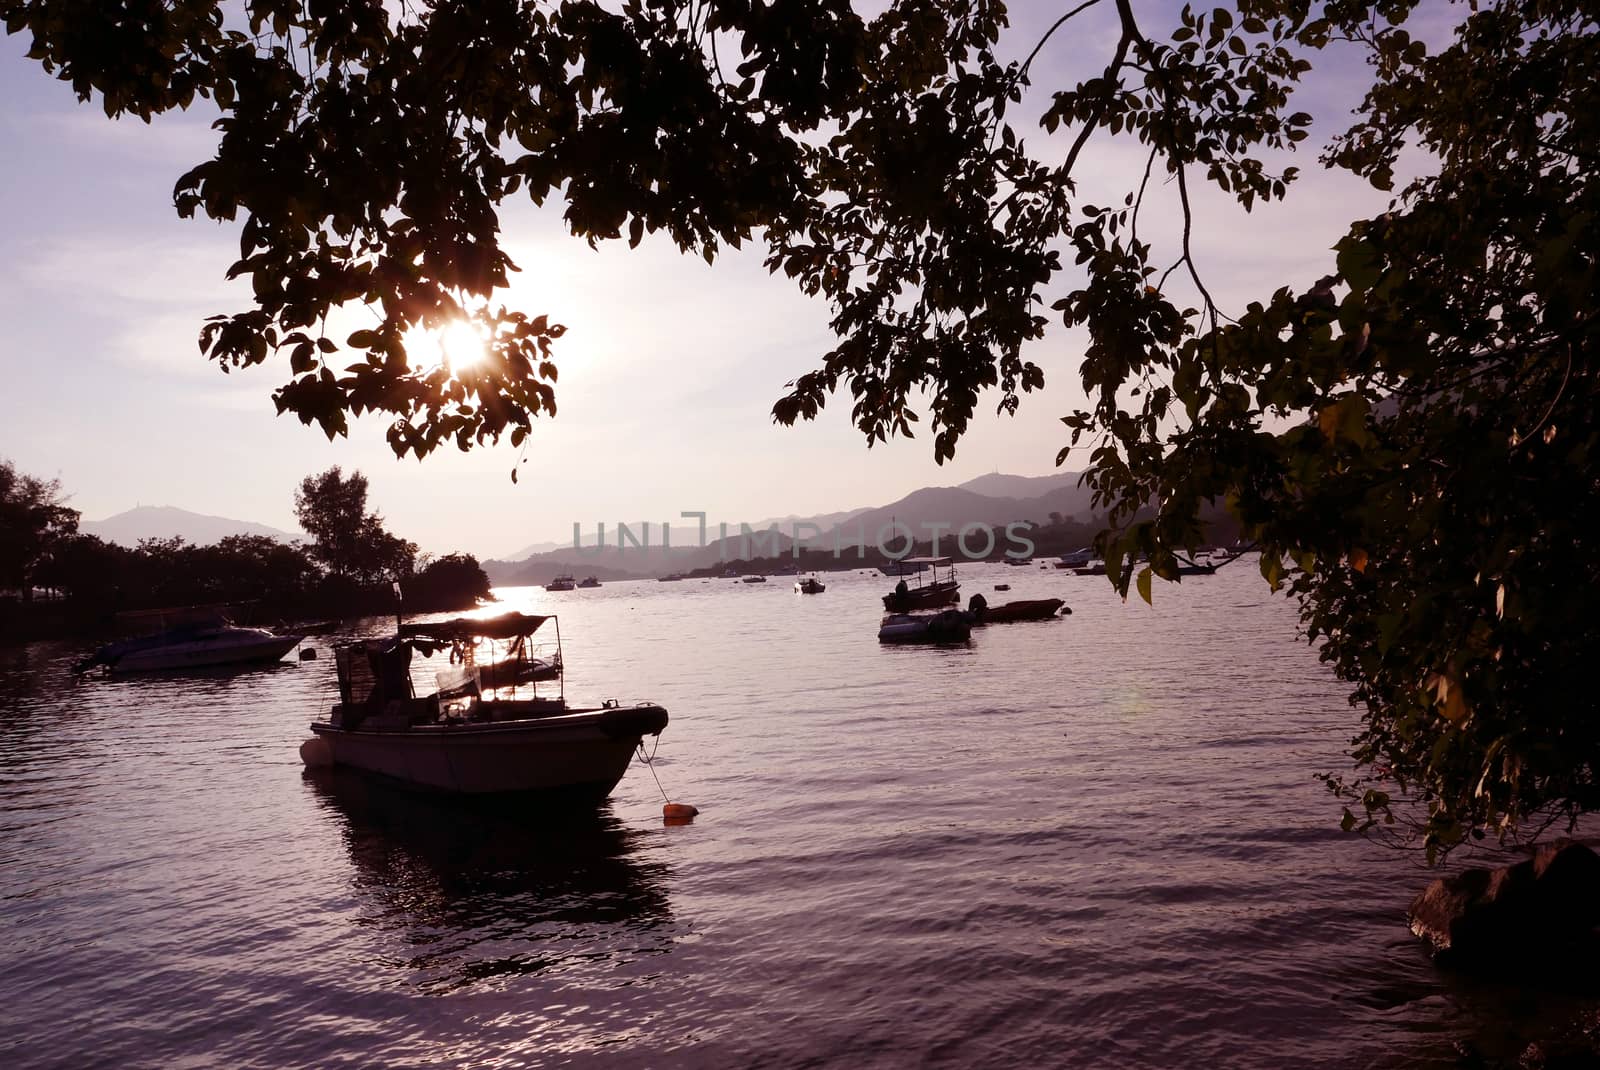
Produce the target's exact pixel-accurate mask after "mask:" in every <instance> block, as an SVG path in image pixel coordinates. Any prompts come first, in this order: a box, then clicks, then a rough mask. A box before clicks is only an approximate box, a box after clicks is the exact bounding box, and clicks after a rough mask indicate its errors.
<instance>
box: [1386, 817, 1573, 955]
mask: <svg viewBox="0 0 1600 1070" xmlns="http://www.w3.org/2000/svg"><path fill="white" fill-rule="evenodd" d="M1408 916H1409V918H1410V921H1411V931H1412V932H1414V933H1416V934H1417V935H1418V936H1419V937H1421V938H1422V939H1423V940H1424V941H1426V942H1427V943H1428V945H1429V948H1430V949H1431V950H1432V952H1433V953H1434V954H1435V955H1437V956H1441V957H1445V958H1448V960H1449V961H1450V962H1451V963H1454V964H1471V963H1476V962H1483V961H1496V960H1499V961H1503V960H1506V959H1530V958H1532V959H1549V958H1558V957H1562V956H1563V955H1565V954H1568V953H1570V952H1571V951H1572V950H1574V949H1575V945H1576V944H1579V943H1582V944H1586V943H1587V942H1588V939H1589V937H1590V936H1591V935H1592V934H1593V930H1594V928H1595V926H1596V925H1600V855H1597V854H1595V852H1594V851H1592V850H1590V849H1589V848H1588V847H1586V846H1584V845H1583V844H1581V843H1575V842H1573V841H1571V840H1563V841H1558V842H1555V843H1550V844H1546V845H1544V846H1542V847H1540V848H1539V849H1538V850H1537V851H1535V852H1534V855H1533V857H1532V858H1529V859H1528V860H1526V861H1524V862H1518V863H1517V864H1516V865H1513V866H1502V867H1500V868H1499V869H1468V870H1463V871H1462V872H1461V873H1458V874H1455V875H1454V876H1450V877H1442V878H1440V879H1439V880H1436V881H1434V882H1433V883H1432V884H1430V885H1429V886H1428V887H1427V888H1426V889H1424V891H1423V892H1422V894H1421V895H1419V896H1417V898H1416V899H1414V900H1412V903H1411V909H1410V910H1409V911H1408Z"/></svg>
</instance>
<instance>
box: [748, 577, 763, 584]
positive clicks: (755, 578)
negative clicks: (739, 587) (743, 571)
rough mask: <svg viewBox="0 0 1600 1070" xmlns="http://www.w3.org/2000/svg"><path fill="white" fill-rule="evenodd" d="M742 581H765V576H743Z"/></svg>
mask: <svg viewBox="0 0 1600 1070" xmlns="http://www.w3.org/2000/svg"><path fill="white" fill-rule="evenodd" d="M744 582H746V583H766V582H767V578H766V577H765V576H746V577H745V578H744Z"/></svg>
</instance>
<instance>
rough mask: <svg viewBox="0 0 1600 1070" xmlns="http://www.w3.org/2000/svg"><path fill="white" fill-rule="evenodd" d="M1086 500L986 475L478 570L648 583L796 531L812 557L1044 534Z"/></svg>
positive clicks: (612, 535) (586, 545) (1081, 510)
mask: <svg viewBox="0 0 1600 1070" xmlns="http://www.w3.org/2000/svg"><path fill="white" fill-rule="evenodd" d="M1091 497H1092V493H1091V492H1090V491H1089V490H1088V489H1087V488H1081V487H1079V486H1078V473H1076V472H1063V473H1061V474H1059V475H1053V476H1012V475H1005V474H1002V473H998V472H996V473H992V474H990V475H984V476H979V477H978V478H976V479H972V480H968V481H967V482H966V483H963V484H961V485H960V486H957V487H924V488H922V489H921V490H917V491H913V492H912V493H910V494H908V495H906V496H905V497H904V498H901V499H899V500H898V501H894V502H891V503H889V504H888V505H880V506H873V507H869V508H865V509H855V510H850V511H846V512H838V513H825V514H821V515H816V516H788V517H781V518H769V519H766V520H761V521H758V522H755V523H751V524H750V525H749V528H750V532H751V533H750V534H746V533H744V532H743V531H742V530H741V528H740V526H739V524H737V523H734V522H730V523H729V525H728V535H727V538H726V539H723V538H722V537H721V534H722V529H721V527H720V523H719V522H718V521H717V520H716V519H708V521H707V533H706V539H707V543H708V545H705V546H701V545H700V544H699V534H700V532H699V528H698V526H681V527H680V526H677V525H674V526H673V528H672V534H671V546H670V547H664V546H662V545H661V543H662V539H661V525H659V524H652V525H651V526H650V545H649V546H648V547H646V548H638V547H634V546H632V545H631V544H630V545H629V546H628V547H627V548H626V549H624V550H619V549H618V548H617V542H618V533H617V531H616V527H615V525H614V524H608V525H607V526H606V533H605V546H604V548H601V547H599V546H597V545H595V544H596V541H597V539H596V536H597V525H586V526H585V527H584V528H583V529H582V532H581V534H582V544H581V548H575V547H574V546H573V545H572V544H571V543H570V542H569V543H567V544H566V545H564V546H552V545H551V544H550V543H544V544H536V545H537V546H538V547H539V548H538V549H536V548H535V547H527V548H526V549H527V550H528V551H531V552H528V553H523V554H521V555H520V556H519V557H517V558H514V559H512V560H491V561H485V562H484V563H483V567H484V571H486V572H487V573H488V574H489V578H490V580H491V581H493V582H494V583H496V584H502V585H517V584H538V583H545V582H547V581H548V580H550V579H551V578H553V577H555V576H558V575H561V574H564V573H572V574H574V575H578V576H585V575H591V574H592V575H595V576H598V577H600V578H601V579H606V578H608V574H609V577H610V578H622V577H624V576H627V575H633V576H658V575H662V574H664V573H667V572H686V571H690V570H692V569H697V568H705V567H708V566H711V565H715V564H717V563H718V562H719V561H725V560H728V561H731V560H738V559H742V558H751V557H762V556H765V557H770V556H773V555H774V554H781V553H787V552H788V551H789V550H790V549H791V548H792V547H793V545H794V542H793V538H792V536H793V535H794V533H795V532H796V531H797V530H798V532H799V534H800V536H801V544H802V545H803V546H808V547H813V548H820V549H832V548H834V547H836V546H837V547H851V546H858V545H860V544H862V543H863V542H864V543H866V544H867V545H868V546H872V545H875V544H877V542H878V541H879V539H880V537H881V538H883V539H884V540H885V542H886V544H887V545H889V546H890V547H892V548H895V549H898V548H899V547H900V546H901V545H902V543H903V539H904V534H903V530H904V528H909V529H910V530H911V532H912V533H913V534H914V535H915V536H916V538H917V539H918V540H919V541H922V540H926V539H927V538H929V536H930V535H931V534H932V533H933V530H934V529H933V527H932V525H943V529H942V530H943V534H942V536H941V538H942V539H945V540H950V539H953V538H954V537H955V533H956V532H958V531H959V530H960V529H961V528H962V526H964V525H966V524H973V523H977V524H985V525H989V526H990V527H996V528H1003V527H1004V526H1005V525H1007V524H1011V523H1018V522H1033V523H1037V524H1045V523H1048V522H1049V521H1050V519H1051V514H1052V513H1054V514H1058V515H1060V516H1062V517H1069V518H1071V517H1075V518H1077V519H1079V520H1083V521H1086V520H1088V518H1089V515H1090V499H1091ZM774 524H776V525H777V528H778V530H777V533H776V534H774V533H773V532H772V530H771V529H772V527H773V525H774ZM896 524H898V525H901V529H900V530H901V531H902V534H900V535H898V536H897V535H895V534H894V532H895V530H896V529H895V528H894V527H892V525H896ZM628 527H629V531H630V532H631V533H632V535H633V536H634V537H635V538H636V539H640V540H642V537H643V532H642V530H641V526H640V525H637V524H632V523H630V524H629V525H628ZM945 546H949V547H952V548H953V544H952V543H951V542H948V541H947V542H945V543H944V546H942V547H941V552H943V551H944V547H945ZM973 547H974V549H975V550H976V549H981V540H979V541H975V542H974V543H973Z"/></svg>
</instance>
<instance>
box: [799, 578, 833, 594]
mask: <svg viewBox="0 0 1600 1070" xmlns="http://www.w3.org/2000/svg"><path fill="white" fill-rule="evenodd" d="M794 589H795V592H796V593H798V594H821V593H822V592H823V591H826V590H827V589H828V586H827V584H825V583H823V582H822V581H821V580H819V579H817V578H816V577H815V576H807V577H805V578H804V579H799V580H796V581H795V584H794Z"/></svg>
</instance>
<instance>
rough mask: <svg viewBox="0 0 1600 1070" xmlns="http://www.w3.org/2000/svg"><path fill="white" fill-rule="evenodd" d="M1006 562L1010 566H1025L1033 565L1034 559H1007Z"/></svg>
mask: <svg viewBox="0 0 1600 1070" xmlns="http://www.w3.org/2000/svg"><path fill="white" fill-rule="evenodd" d="M1005 562H1006V564H1008V565H1016V566H1024V565H1031V564H1033V558H1031V557H1007V558H1006V559H1005Z"/></svg>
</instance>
